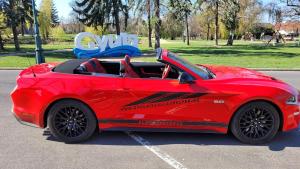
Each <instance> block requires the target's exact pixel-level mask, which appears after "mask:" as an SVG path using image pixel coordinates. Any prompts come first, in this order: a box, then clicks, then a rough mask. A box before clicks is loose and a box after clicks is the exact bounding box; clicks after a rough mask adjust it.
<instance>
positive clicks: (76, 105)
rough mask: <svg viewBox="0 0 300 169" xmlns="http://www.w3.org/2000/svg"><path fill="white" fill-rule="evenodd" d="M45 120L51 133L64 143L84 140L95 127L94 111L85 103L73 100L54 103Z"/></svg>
mask: <svg viewBox="0 0 300 169" xmlns="http://www.w3.org/2000/svg"><path fill="white" fill-rule="evenodd" d="M47 121H48V126H49V129H50V131H51V133H52V134H53V135H54V136H55V137H57V138H58V139H60V140H62V141H64V142H66V143H76V142H81V141H85V140H87V139H88V138H90V137H91V136H92V134H93V133H94V131H95V129H96V118H95V116H94V113H93V112H92V111H91V110H90V109H89V108H88V107H87V106H86V105H85V104H83V103H81V102H79V101H75V100H62V101H60V102H57V103H55V104H54V105H53V106H52V107H51V109H50V111H49V115H48V118H47Z"/></svg>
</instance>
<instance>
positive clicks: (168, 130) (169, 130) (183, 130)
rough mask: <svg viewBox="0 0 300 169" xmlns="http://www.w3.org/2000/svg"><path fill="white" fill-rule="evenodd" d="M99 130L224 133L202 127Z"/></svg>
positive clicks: (108, 129)
mask: <svg viewBox="0 0 300 169" xmlns="http://www.w3.org/2000/svg"><path fill="white" fill-rule="evenodd" d="M99 131H128V132H130V131H136V132H162V133H172V132H174V133H216V134H226V133H223V132H219V131H215V130H204V129H201V130H200V129H199V130H196V129H177V128H140V127H113V128H106V129H99Z"/></svg>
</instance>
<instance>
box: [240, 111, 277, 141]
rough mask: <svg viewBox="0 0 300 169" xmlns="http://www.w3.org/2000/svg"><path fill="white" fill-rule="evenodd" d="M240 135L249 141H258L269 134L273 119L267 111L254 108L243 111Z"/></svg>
mask: <svg viewBox="0 0 300 169" xmlns="http://www.w3.org/2000/svg"><path fill="white" fill-rule="evenodd" d="M239 126H240V131H241V133H242V134H243V135H244V136H245V137H248V138H251V139H260V138H262V137H265V136H266V135H268V134H269V133H270V131H271V130H272V129H273V126H274V117H273V116H272V113H271V112H269V111H268V110H267V109H264V108H260V107H255V108H251V109H248V111H245V112H244V113H243V114H242V116H241V118H240V120H239Z"/></svg>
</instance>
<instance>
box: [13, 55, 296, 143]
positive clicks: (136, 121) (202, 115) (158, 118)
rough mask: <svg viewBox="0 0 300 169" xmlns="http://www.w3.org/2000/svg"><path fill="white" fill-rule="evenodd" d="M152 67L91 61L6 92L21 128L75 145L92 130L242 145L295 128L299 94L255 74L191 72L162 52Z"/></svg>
mask: <svg viewBox="0 0 300 169" xmlns="http://www.w3.org/2000/svg"><path fill="white" fill-rule="evenodd" d="M156 57H157V61H158V63H151V62H150V63H149V62H130V58H129V57H127V56H126V57H125V59H123V60H121V61H104V60H98V59H90V60H80V59H77V60H69V61H66V62H64V63H60V64H40V65H36V66H32V67H29V68H28V69H25V70H23V71H22V72H21V73H20V75H19V76H18V77H17V86H16V87H15V89H14V90H13V92H12V93H11V98H12V101H13V108H12V111H13V112H14V114H15V116H16V118H17V119H18V120H19V121H21V122H22V123H32V124H34V125H36V126H38V127H41V128H45V127H47V126H48V127H49V128H50V131H51V133H52V134H53V135H54V136H55V137H57V138H58V139H60V140H62V141H64V142H68V143H74V142H80V141H84V140H86V139H88V138H89V137H91V135H92V134H93V133H94V132H95V130H100V131H107V130H118V131H119V130H120V131H124V130H125V131H166V132H169V131H170V132H171V131H176V132H177V131H178V132H212V133H229V132H231V133H232V134H233V135H234V136H235V137H236V138H237V139H238V140H240V141H241V142H243V143H248V144H262V143H266V142H268V141H270V140H271V139H272V138H274V136H275V135H276V133H278V132H279V131H288V130H291V129H295V128H297V127H298V125H299V122H300V113H299V112H300V103H299V100H300V94H299V91H297V90H296V89H295V88H293V87H291V86H290V85H288V84H286V83H284V82H282V81H280V80H278V79H275V78H273V77H270V76H267V75H264V74H262V73H259V72H256V71H252V70H248V69H244V68H238V67H225V66H212V65H193V64H191V63H189V62H187V61H186V60H184V59H182V58H181V57H179V56H177V55H176V54H174V53H171V52H168V51H167V50H162V49H159V50H157V56H156Z"/></svg>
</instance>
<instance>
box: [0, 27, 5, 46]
mask: <svg viewBox="0 0 300 169" xmlns="http://www.w3.org/2000/svg"><path fill="white" fill-rule="evenodd" d="M0 50H4V44H3V39H2V35H1V31H0Z"/></svg>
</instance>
